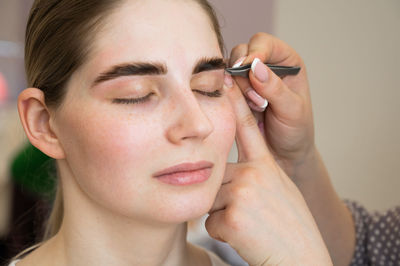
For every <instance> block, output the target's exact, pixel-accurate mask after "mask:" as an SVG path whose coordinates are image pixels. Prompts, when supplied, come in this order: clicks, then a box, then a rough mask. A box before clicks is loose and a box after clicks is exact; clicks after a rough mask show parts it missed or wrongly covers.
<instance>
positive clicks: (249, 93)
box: [246, 89, 268, 110]
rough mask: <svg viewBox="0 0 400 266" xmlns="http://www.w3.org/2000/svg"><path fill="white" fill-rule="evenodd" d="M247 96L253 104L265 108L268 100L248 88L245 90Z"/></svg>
mask: <svg viewBox="0 0 400 266" xmlns="http://www.w3.org/2000/svg"><path fill="white" fill-rule="evenodd" d="M246 95H247V97H249V99H250V100H252V101H253V102H254V104H255V105H256V106H258V107H260V108H262V109H264V110H265V108H267V106H268V101H267V100H266V99H264V98H263V97H261V96H260V95H259V94H258V93H257V92H256V91H255V90H253V89H248V90H247V92H246Z"/></svg>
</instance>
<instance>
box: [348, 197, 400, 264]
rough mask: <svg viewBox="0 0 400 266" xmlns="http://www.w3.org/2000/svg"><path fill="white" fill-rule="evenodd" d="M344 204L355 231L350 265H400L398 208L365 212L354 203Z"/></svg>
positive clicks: (399, 213)
mask: <svg viewBox="0 0 400 266" xmlns="http://www.w3.org/2000/svg"><path fill="white" fill-rule="evenodd" d="M345 203H346V205H347V207H348V208H349V210H350V211H351V213H352V214H353V220H354V224H355V228H356V248H355V252H354V256H353V260H352V262H351V264H350V265H352V266H359V265H382V266H383V265H384V266H394V265H400V206H399V207H396V208H393V209H390V210H388V211H386V212H382V213H378V212H374V213H368V211H367V210H366V209H365V208H364V207H362V206H361V205H359V204H358V203H356V202H352V201H345Z"/></svg>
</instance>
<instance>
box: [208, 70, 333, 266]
mask: <svg viewBox="0 0 400 266" xmlns="http://www.w3.org/2000/svg"><path fill="white" fill-rule="evenodd" d="M225 80H226V81H225V83H226V84H228V86H230V87H231V88H230V89H227V90H226V94H227V96H228V97H229V98H230V101H231V103H232V106H233V109H234V114H235V116H236V121H237V122H236V142H237V145H238V151H239V161H238V163H228V164H227V168H226V172H225V177H224V181H223V185H222V186H221V189H220V190H219V192H218V195H217V197H216V200H215V203H214V206H213V207H212V209H211V210H210V216H209V217H208V219H207V221H206V229H207V231H208V233H209V234H210V236H211V237H213V238H215V239H218V240H221V241H224V242H227V243H228V244H230V245H231V246H232V247H233V248H234V249H235V250H236V251H237V252H238V253H239V255H240V256H241V257H242V258H243V259H244V260H246V261H247V262H248V263H249V264H250V265H332V263H331V261H330V258H329V254H328V251H327V249H326V247H325V245H324V242H323V240H322V237H321V235H320V233H319V231H318V229H317V226H316V224H315V222H314V219H313V217H312V215H311V213H310V211H309V210H308V208H307V205H306V203H305V201H304V199H303V197H302V195H301V193H300V192H299V190H298V189H297V187H296V186H295V185H294V183H293V182H292V181H291V180H290V178H289V177H288V176H287V175H286V174H285V172H284V171H283V170H282V169H281V168H280V167H279V165H278V164H277V163H276V162H275V160H274V158H273V156H272V154H271V153H270V151H269V150H268V147H267V146H266V145H265V140H264V139H263V137H262V135H261V133H260V131H259V129H258V126H257V122H256V120H255V118H254V117H253V115H252V113H251V111H250V109H249V107H248V105H247V103H246V101H245V99H244V97H243V95H242V93H241V92H240V89H239V88H238V87H237V85H235V84H233V81H232V79H231V78H230V76H227V77H226V78H225ZM229 84H232V85H229Z"/></svg>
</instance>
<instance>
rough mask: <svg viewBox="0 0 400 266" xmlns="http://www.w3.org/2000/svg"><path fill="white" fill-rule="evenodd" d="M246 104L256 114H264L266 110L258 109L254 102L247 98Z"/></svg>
mask: <svg viewBox="0 0 400 266" xmlns="http://www.w3.org/2000/svg"><path fill="white" fill-rule="evenodd" d="M246 102H247V105H248V106H249V107H250V109H251V110H253V111H254V112H258V113H262V112H264V111H265V109H263V108H261V107H258V106H257V105H255V104H254V103H253V101H251V100H249V99H247V98H246Z"/></svg>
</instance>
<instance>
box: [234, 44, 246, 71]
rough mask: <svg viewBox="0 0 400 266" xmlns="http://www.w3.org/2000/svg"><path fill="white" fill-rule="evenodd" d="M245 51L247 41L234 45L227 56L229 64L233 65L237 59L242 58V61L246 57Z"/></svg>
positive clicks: (240, 59) (237, 61)
mask: <svg viewBox="0 0 400 266" xmlns="http://www.w3.org/2000/svg"><path fill="white" fill-rule="evenodd" d="M247 52H248V45H247V43H242V44H239V45H236V46H235V47H234V48H233V49H232V51H231V55H230V57H229V66H233V65H235V64H237V63H239V61H242V60H243V61H244V59H246V56H247ZM243 61H242V62H243Z"/></svg>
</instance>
